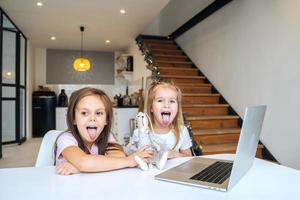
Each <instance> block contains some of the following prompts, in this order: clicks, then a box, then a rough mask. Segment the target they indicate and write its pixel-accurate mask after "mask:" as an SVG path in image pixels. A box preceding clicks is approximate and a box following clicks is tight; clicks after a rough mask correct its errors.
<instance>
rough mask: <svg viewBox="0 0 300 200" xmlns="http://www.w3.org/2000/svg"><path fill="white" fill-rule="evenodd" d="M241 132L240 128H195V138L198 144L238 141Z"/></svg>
mask: <svg viewBox="0 0 300 200" xmlns="http://www.w3.org/2000/svg"><path fill="white" fill-rule="evenodd" d="M240 132H241V129H240V128H223V129H193V134H194V138H195V140H196V141H197V143H198V144H224V143H237V142H238V140H239V137H240Z"/></svg>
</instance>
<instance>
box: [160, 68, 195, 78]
mask: <svg viewBox="0 0 300 200" xmlns="http://www.w3.org/2000/svg"><path fill="white" fill-rule="evenodd" d="M158 70H159V72H160V74H162V75H175V76H176V75H178V74H180V75H183V76H197V75H198V74H199V70H198V69H196V68H186V67H159V69H158Z"/></svg>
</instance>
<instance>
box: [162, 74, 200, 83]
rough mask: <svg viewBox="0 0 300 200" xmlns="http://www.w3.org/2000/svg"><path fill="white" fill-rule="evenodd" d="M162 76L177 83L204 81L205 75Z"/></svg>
mask: <svg viewBox="0 0 300 200" xmlns="http://www.w3.org/2000/svg"><path fill="white" fill-rule="evenodd" d="M161 78H162V79H164V80H167V81H173V82H174V83H175V84H180V83H203V82H204V80H205V77H204V76H174V75H161Z"/></svg>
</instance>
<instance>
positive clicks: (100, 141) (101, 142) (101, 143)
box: [67, 87, 113, 155]
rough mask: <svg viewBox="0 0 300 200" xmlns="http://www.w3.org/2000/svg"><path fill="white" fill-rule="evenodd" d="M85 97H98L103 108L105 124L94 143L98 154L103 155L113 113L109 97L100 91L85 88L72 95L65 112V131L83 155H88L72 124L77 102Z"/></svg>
mask: <svg viewBox="0 0 300 200" xmlns="http://www.w3.org/2000/svg"><path fill="white" fill-rule="evenodd" d="M86 96H99V98H100V99H101V101H102V102H103V104H104V107H105V112H106V122H107V124H106V125H105V126H104V128H103V130H102V132H101V134H100V135H99V136H98V138H97V139H96V141H95V144H96V145H97V146H98V154H100V155H104V154H105V150H106V148H107V146H108V136H109V134H110V131H111V126H112V123H113V112H112V103H111V101H110V99H109V97H108V96H107V95H106V94H105V92H103V91H102V90H99V89H96V88H91V87H85V88H82V89H79V90H77V91H75V92H73V93H72V95H71V97H70V101H69V106H68V112H67V125H68V130H67V131H69V132H70V133H71V134H72V135H73V136H74V137H75V139H76V141H77V142H78V147H79V148H80V149H82V150H83V151H84V152H85V153H87V154H90V152H89V150H88V148H87V147H86V146H85V145H84V143H83V140H82V138H81V136H80V134H79V131H78V128H77V126H76V125H75V124H74V121H75V110H76V106H77V104H78V103H79V101H80V100H81V99H83V98H84V97H86Z"/></svg>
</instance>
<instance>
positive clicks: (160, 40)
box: [144, 39, 174, 44]
mask: <svg viewBox="0 0 300 200" xmlns="http://www.w3.org/2000/svg"><path fill="white" fill-rule="evenodd" d="M144 42H145V43H147V44H148V43H149V44H153V43H155V44H161V43H166V44H174V41H173V40H168V39H144Z"/></svg>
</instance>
